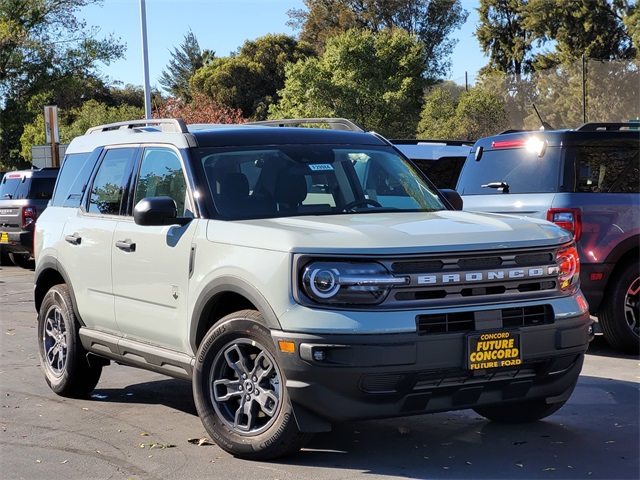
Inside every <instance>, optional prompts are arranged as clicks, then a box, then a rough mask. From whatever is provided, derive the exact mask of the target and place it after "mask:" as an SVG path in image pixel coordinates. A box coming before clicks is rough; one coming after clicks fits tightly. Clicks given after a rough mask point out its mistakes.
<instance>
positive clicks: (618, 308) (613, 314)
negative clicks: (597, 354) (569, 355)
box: [598, 259, 640, 354]
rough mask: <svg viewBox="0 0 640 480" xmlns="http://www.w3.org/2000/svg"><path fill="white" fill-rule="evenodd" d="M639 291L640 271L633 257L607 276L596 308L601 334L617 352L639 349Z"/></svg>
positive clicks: (633, 351)
mask: <svg viewBox="0 0 640 480" xmlns="http://www.w3.org/2000/svg"><path fill="white" fill-rule="evenodd" d="M639 295H640V271H639V267H638V260H637V259H635V260H631V261H630V262H628V264H627V265H626V266H625V267H623V268H622V269H621V270H619V271H618V272H616V274H615V276H614V277H613V278H612V279H611V281H610V283H609V286H608V287H607V290H606V292H605V296H604V298H603V299H602V305H601V306H600V311H599V312H598V321H599V322H600V325H601V326H602V333H603V334H604V338H605V339H606V340H607V342H609V345H611V346H612V347H613V348H615V349H616V350H619V351H621V352H626V353H631V354H637V353H638V351H639V350H640V314H639V313H638V303H639V299H638V297H639Z"/></svg>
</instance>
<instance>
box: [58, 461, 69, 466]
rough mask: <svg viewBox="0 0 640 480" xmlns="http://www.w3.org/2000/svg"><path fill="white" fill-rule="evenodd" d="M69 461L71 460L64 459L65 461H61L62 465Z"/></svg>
mask: <svg viewBox="0 0 640 480" xmlns="http://www.w3.org/2000/svg"><path fill="white" fill-rule="evenodd" d="M68 461H69V460H63V461H61V462H60V463H61V464H62V465H64V464H65V463H67V462H68Z"/></svg>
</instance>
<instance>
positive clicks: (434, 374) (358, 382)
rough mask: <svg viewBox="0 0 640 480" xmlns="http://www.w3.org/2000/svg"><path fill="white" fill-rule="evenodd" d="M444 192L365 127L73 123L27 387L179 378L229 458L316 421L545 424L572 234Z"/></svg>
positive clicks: (582, 314) (564, 319) (583, 311)
mask: <svg viewBox="0 0 640 480" xmlns="http://www.w3.org/2000/svg"><path fill="white" fill-rule="evenodd" d="M447 195H448V196H449V198H450V199H451V202H450V201H448V200H447ZM456 196H457V194H456V193H455V192H445V194H443V193H442V192H438V191H437V190H436V189H434V187H433V186H432V184H431V183H430V182H429V181H428V180H427V179H426V178H425V177H424V176H423V175H422V174H421V173H420V171H419V170H417V169H416V168H415V167H414V166H413V165H412V164H411V163H410V162H408V160H407V159H406V158H404V157H403V156H402V154H401V153H400V152H399V151H398V150H397V149H396V148H394V147H393V145H391V144H390V143H389V142H388V141H387V140H385V139H384V138H382V137H380V136H378V135H376V134H373V133H362V132H349V131H336V130H330V129H321V128H291V127H289V128H277V127H271V126H256V125H234V126H228V125H226V126H219V125H193V126H187V125H185V124H184V122H182V120H179V119H160V120H137V121H131V122H124V123H117V124H110V125H104V126H100V127H95V128H92V129H90V130H89V131H87V133H86V135H83V136H81V137H79V138H76V139H75V140H73V141H72V142H71V144H70V145H69V147H68V149H67V152H66V155H65V158H64V161H63V164H62V168H61V171H60V175H59V177H58V180H57V183H56V188H55V192H54V196H53V198H52V200H51V202H50V206H49V207H48V208H47V209H46V210H45V211H44V213H43V214H42V216H41V217H40V219H39V220H38V222H37V228H36V272H35V305H36V308H37V310H38V349H39V354H40V360H41V363H42V368H43V370H44V375H45V378H46V380H47V382H48V384H49V385H50V386H51V388H52V390H53V391H54V392H56V393H58V394H60V395H64V396H86V395H87V394H88V393H89V392H91V391H92V390H94V389H95V388H96V385H97V384H98V380H99V377H100V374H101V370H102V368H103V367H104V366H106V365H108V364H109V362H110V361H115V362H117V363H121V364H126V365H131V366H135V367H140V368H145V369H148V370H152V371H155V372H160V373H163V374H167V375H170V376H173V377H177V378H181V379H185V380H189V381H191V382H192V385H193V395H194V399H195V404H196V407H197V411H198V414H199V416H200V418H201V419H202V422H203V424H204V427H205V429H206V431H207V432H208V434H209V435H210V436H211V437H212V438H213V440H215V441H216V443H217V444H218V445H219V446H220V447H221V448H222V449H224V450H226V451H228V452H230V453H231V454H233V455H236V456H238V457H242V458H248V459H269V458H275V457H278V456H282V455H286V454H288V453H292V452H295V451H297V450H298V449H299V448H300V447H301V446H302V445H304V444H305V442H306V441H307V440H308V439H309V438H310V436H311V435H312V434H313V433H314V432H323V431H328V430H330V428H331V424H332V422H339V421H346V420H356V419H371V418H385V417H394V416H406V415H417V414H424V413H428V412H438V411H448V410H458V409H467V408H472V409H474V410H475V411H476V412H478V413H479V414H481V415H483V416H485V417H487V418H489V419H491V420H495V421H501V422H530V421H535V420H538V419H541V418H543V417H546V416H548V415H551V414H552V413H554V412H555V411H557V410H558V409H559V408H560V407H561V406H562V405H564V403H565V402H566V401H567V399H568V398H569V396H570V395H571V393H572V391H573V389H574V387H575V385H576V382H577V380H578V376H579V373H580V370H581V368H582V364H583V359H584V353H585V351H586V349H587V347H588V344H589V339H590V335H591V331H590V328H591V324H590V319H589V314H588V311H587V303H586V301H585V299H584V297H583V295H582V293H581V291H580V289H579V273H580V272H579V270H580V264H579V261H578V254H577V251H576V248H575V245H574V243H573V238H572V235H571V234H570V233H568V232H567V231H566V230H564V229H562V228H560V227H558V226H556V225H554V224H553V223H551V222H547V221H546V220H522V219H517V218H511V217H503V216H497V215H493V214H471V213H466V212H462V211H456V210H454V209H453V208H452V207H451V203H457V202H456ZM457 200H459V197H458V199H457Z"/></svg>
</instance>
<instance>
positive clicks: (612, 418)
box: [0, 266, 640, 480]
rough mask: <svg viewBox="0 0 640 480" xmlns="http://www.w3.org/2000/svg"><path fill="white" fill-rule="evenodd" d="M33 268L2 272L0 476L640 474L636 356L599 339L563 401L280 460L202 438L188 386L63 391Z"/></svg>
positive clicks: (133, 384)
mask: <svg viewBox="0 0 640 480" xmlns="http://www.w3.org/2000/svg"><path fill="white" fill-rule="evenodd" d="M32 282H33V271H30V270H24V269H21V268H18V267H13V266H9V267H8V266H2V267H0V327H1V329H2V331H1V337H0V397H1V399H2V403H1V407H2V408H1V410H0V412H1V413H0V426H1V428H2V431H1V432H0V468H1V473H0V476H1V477H2V478H5V479H43V478H46V479H48V480H62V479H64V480H69V479H201V478H202V479H204V478H209V479H212V478H213V479H246V480H251V479H261V480H265V479H266V480H292V479H302V478H304V479H322V480H325V479H326V480H329V479H331V480H335V479H367V480H377V479H390V478H409V479H439V478H443V479H455V478H465V479H467V478H468V479H493V478H501V479H515V478H522V479H583V478H585V479H587V478H588V479H590V478H599V479H623V478H624V479H638V478H640V463H639V460H638V451H639V450H640V446H639V439H640V430H639V426H638V417H639V412H640V400H639V389H638V387H639V384H640V368H639V362H638V358H636V357H633V356H628V355H620V354H617V353H616V352H614V351H612V350H611V349H610V348H609V347H608V346H607V344H606V343H605V342H604V340H603V339H602V338H599V337H597V338H596V340H594V342H593V343H592V345H591V347H590V350H589V352H588V355H587V359H586V362H585V367H584V369H583V373H582V376H581V378H580V381H579V382H578V386H577V388H576V390H575V392H574V394H573V396H572V397H571V399H570V400H569V402H568V403H567V404H566V405H565V407H564V408H562V409H561V410H560V411H559V412H558V413H556V414H554V415H553V416H551V417H549V418H547V419H546V420H545V421H542V422H538V423H535V424H531V425H524V426H523V425H520V426H510V425H497V424H493V423H491V422H489V421H486V420H484V419H483V418H482V417H480V416H478V415H477V414H475V413H474V412H473V411H471V410H464V411H460V412H449V413H442V414H432V415H423V416H418V417H405V418H398V419H391V420H379V421H369V422H357V423H345V424H341V425H336V427H335V429H334V431H333V432H331V433H327V434H322V435H318V436H317V437H316V438H315V439H314V440H313V441H312V442H311V443H310V444H309V445H308V446H307V448H305V449H304V450H302V451H301V452H300V453H299V454H297V455H295V456H292V457H289V458H286V459H282V460H278V461H276V462H248V461H244V460H238V459H236V458H234V457H232V456H230V455H229V454H227V453H225V452H224V451H222V450H221V449H219V448H218V447H217V446H215V445H212V444H210V443H209V442H207V438H206V433H205V431H204V428H203V426H202V425H201V423H200V420H199V419H198V417H197V415H196V411H195V406H194V404H193V400H192V398H191V386H190V384H189V383H188V382H184V381H180V380H174V379H171V378H168V377H164V376H162V375H158V374H154V373H150V372H146V371H142V370H136V369H133V368H130V367H124V366H120V365H111V366H110V367H108V368H106V369H105V370H104V371H103V374H102V377H101V380H100V383H99V384H98V387H97V389H96V390H95V391H94V393H93V395H92V397H91V398H90V399H86V400H75V399H66V398H62V397H58V396H56V395H55V394H54V393H53V392H51V391H50V390H49V388H48V387H47V385H46V383H45V381H44V378H43V375H42V373H41V371H40V367H39V360H38V355H37V351H36V338H35V335H36V315H35V311H34V307H33V302H32Z"/></svg>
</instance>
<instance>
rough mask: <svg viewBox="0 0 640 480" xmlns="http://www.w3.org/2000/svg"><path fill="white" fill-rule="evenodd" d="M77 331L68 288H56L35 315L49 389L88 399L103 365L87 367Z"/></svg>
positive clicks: (39, 351)
mask: <svg viewBox="0 0 640 480" xmlns="http://www.w3.org/2000/svg"><path fill="white" fill-rule="evenodd" d="M79 329H80V325H79V324H78V320H77V318H76V314H75V312H74V310H73V304H72V302H71V295H69V288H68V287H67V285H64V284H62V285H55V286H54V287H52V288H51V290H49V291H48V292H47V294H46V295H45V297H44V299H43V301H42V305H41V307H40V311H39V313H38V353H39V355H40V364H41V365H42V369H43V371H44V377H45V379H46V381H47V383H48V384H49V387H51V390H53V391H54V392H56V393H57V394H58V395H61V396H63V397H75V398H80V397H85V396H87V394H89V392H91V391H92V390H93V389H94V388H95V387H96V385H97V384H98V380H100V374H101V373H102V365H99V364H96V365H90V364H89V362H88V360H87V352H86V350H85V349H84V347H83V346H82V343H81V342H80V337H79V335H78V331H79Z"/></svg>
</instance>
